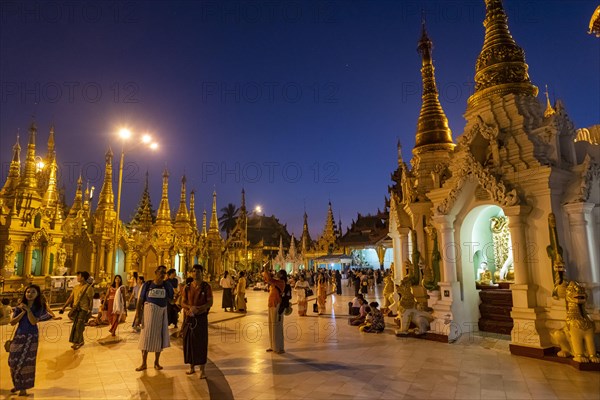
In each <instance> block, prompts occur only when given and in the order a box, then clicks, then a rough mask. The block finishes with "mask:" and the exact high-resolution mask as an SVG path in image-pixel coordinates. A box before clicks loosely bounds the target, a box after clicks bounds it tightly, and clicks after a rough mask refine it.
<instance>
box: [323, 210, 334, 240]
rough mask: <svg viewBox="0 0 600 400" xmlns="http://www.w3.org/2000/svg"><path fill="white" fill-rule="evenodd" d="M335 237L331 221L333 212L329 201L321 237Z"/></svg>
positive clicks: (332, 220) (332, 221)
mask: <svg viewBox="0 0 600 400" xmlns="http://www.w3.org/2000/svg"><path fill="white" fill-rule="evenodd" d="M334 236H335V221H334V219H333V210H332V208H331V201H330V202H329V208H328V209H327V220H326V221H325V229H324V230H323V237H326V238H332V237H334Z"/></svg>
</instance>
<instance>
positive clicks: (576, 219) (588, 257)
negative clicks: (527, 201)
mask: <svg viewBox="0 0 600 400" xmlns="http://www.w3.org/2000/svg"><path fill="white" fill-rule="evenodd" d="M594 207H595V204H593V203H584V202H579V203H569V204H565V205H564V206H563V208H564V209H565V211H566V212H567V215H568V216H569V230H570V231H571V246H570V250H571V251H570V252H569V254H570V255H571V257H570V258H572V259H573V261H574V265H572V264H571V265H569V264H567V276H569V277H570V278H571V279H573V278H575V279H576V280H578V281H579V282H581V284H582V285H583V286H584V287H585V288H586V289H588V291H589V292H591V293H590V294H591V299H590V300H591V303H592V304H593V305H594V306H593V307H594V308H595V309H600V261H599V259H598V239H596V237H595V233H594V214H593V210H594ZM569 267H571V268H572V267H574V269H575V270H576V273H575V274H573V273H572V271H569Z"/></svg>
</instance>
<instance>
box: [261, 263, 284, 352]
mask: <svg viewBox="0 0 600 400" xmlns="http://www.w3.org/2000/svg"><path fill="white" fill-rule="evenodd" d="M263 278H264V280H265V282H266V283H268V284H269V285H270V288H269V301H268V305H269V340H270V344H271V346H270V347H269V348H268V349H267V351H273V352H275V353H277V354H282V353H285V350H284V349H283V314H280V313H279V303H280V302H281V294H282V293H283V291H284V290H285V284H286V283H287V272H285V270H279V272H277V274H276V275H275V276H272V275H271V273H270V272H269V270H267V268H266V267H265V269H264V270H263Z"/></svg>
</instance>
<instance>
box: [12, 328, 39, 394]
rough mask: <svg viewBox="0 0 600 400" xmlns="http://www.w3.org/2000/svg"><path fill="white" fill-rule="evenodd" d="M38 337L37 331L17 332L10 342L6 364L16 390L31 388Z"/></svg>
mask: <svg viewBox="0 0 600 400" xmlns="http://www.w3.org/2000/svg"><path fill="white" fill-rule="evenodd" d="M38 338H39V334H38V332H35V333H28V334H23V333H17V334H15V337H14V338H13V341H12V343H11V344H10V354H9V356H8V366H9V368H10V375H11V377H12V381H13V385H14V386H15V389H17V390H26V389H31V388H32V387H33V384H34V383H35V361H36V357H37V350H38Z"/></svg>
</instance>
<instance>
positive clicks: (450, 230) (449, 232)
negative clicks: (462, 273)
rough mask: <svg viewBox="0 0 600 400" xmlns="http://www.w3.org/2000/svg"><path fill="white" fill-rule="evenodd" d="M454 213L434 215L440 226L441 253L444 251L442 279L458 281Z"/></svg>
mask: <svg viewBox="0 0 600 400" xmlns="http://www.w3.org/2000/svg"><path fill="white" fill-rule="evenodd" d="M454 219H455V217H454V216H453V215H434V216H433V221H434V222H435V224H436V225H437V226H438V231H439V234H440V241H439V247H440V249H439V250H440V253H442V266H443V269H442V277H441V278H442V281H443V282H456V281H457V277H456V246H457V243H456V242H455V240H454Z"/></svg>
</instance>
